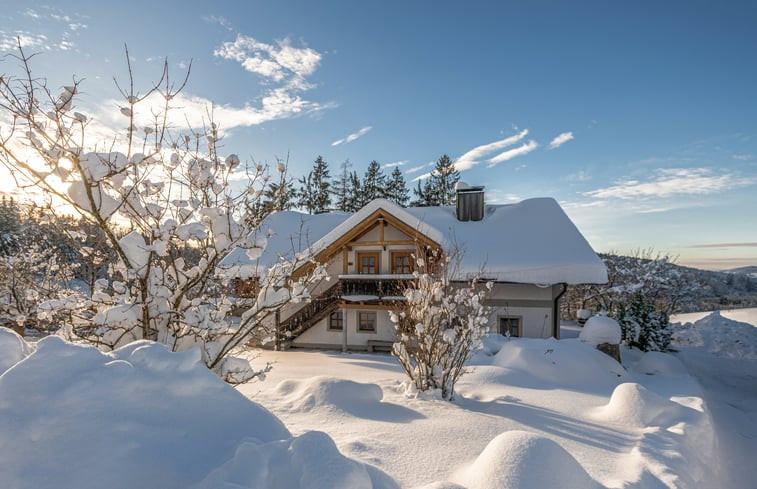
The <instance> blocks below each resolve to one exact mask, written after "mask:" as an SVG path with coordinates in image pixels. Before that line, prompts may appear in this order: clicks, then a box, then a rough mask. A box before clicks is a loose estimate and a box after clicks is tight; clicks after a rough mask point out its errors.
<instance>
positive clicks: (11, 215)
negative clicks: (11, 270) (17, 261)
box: [0, 194, 21, 255]
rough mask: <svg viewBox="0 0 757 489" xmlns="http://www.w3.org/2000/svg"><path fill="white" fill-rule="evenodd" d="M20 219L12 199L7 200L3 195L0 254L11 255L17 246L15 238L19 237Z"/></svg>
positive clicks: (0, 211) (0, 210)
mask: <svg viewBox="0 0 757 489" xmlns="http://www.w3.org/2000/svg"><path fill="white" fill-rule="evenodd" d="M20 221H21V217H20V214H19V209H18V206H17V205H16V202H15V201H14V200H13V197H11V198H10V199H8V198H7V197H6V196H5V194H3V198H2V202H0V253H2V254H3V255H8V254H10V253H13V252H14V251H15V249H16V246H17V245H18V243H17V239H16V237H17V236H18V235H19V227H20Z"/></svg>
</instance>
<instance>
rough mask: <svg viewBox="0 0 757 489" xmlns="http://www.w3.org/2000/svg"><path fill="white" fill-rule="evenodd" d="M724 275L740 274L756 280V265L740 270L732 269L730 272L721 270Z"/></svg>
mask: <svg viewBox="0 0 757 489" xmlns="http://www.w3.org/2000/svg"><path fill="white" fill-rule="evenodd" d="M723 271H724V272H726V273H737V274H738V273H740V274H743V275H749V276H750V277H752V278H757V265H752V266H749V267H741V268H732V269H730V270H723Z"/></svg>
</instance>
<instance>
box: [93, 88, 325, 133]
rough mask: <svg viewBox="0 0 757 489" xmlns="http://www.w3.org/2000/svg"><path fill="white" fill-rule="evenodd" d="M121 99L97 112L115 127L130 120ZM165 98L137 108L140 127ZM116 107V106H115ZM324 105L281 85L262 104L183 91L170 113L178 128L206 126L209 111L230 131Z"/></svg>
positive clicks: (157, 97) (152, 98) (155, 98)
mask: <svg viewBox="0 0 757 489" xmlns="http://www.w3.org/2000/svg"><path fill="white" fill-rule="evenodd" d="M120 104H121V102H119V101H118V100H106V101H105V102H104V103H103V104H102V110H98V111H95V113H94V114H93V115H95V117H96V118H97V119H98V120H99V121H100V122H101V123H103V124H105V125H106V126H107V127H109V128H111V129H118V128H121V127H125V125H126V120H125V118H124V117H123V116H122V115H121V114H120V113H119V111H118V109H117V108H118V107H119V105H120ZM161 107H162V100H161V99H160V95H158V94H154V95H151V96H150V97H149V98H148V99H146V100H145V101H143V102H141V103H140V104H139V105H138V106H137V109H136V111H135V124H136V125H137V127H142V126H150V125H152V124H151V121H153V120H154V119H153V115H152V113H153V112H154V111H155V112H156V113H158V112H160V110H161ZM114 108H115V110H114ZM322 108H324V106H322V105H319V104H316V103H314V102H309V101H307V100H303V99H302V98H300V97H295V96H293V95H292V94H291V93H290V92H289V91H288V90H286V89H284V88H278V89H274V90H271V91H269V92H268V93H267V94H266V95H265V96H264V97H263V98H262V99H261V100H260V102H259V103H258V104H256V105H253V104H246V105H244V106H241V107H238V106H233V105H229V104H214V103H213V101H212V100H210V99H207V98H205V97H201V96H197V95H191V94H188V93H185V92H182V93H180V94H178V95H176V96H175V97H174V98H173V99H171V109H172V112H170V113H169V125H170V126H171V127H173V128H177V129H189V128H194V129H198V128H202V127H204V126H207V125H208V124H209V123H210V120H209V115H208V114H209V112H210V111H212V113H213V118H214V119H215V120H217V121H220V123H221V125H220V126H219V131H220V133H221V135H226V134H228V132H229V131H230V130H233V129H235V128H238V127H248V126H256V125H259V124H263V123H265V122H269V121H273V120H281V119H288V118H292V117H296V116H299V115H303V114H307V113H311V112H314V111H318V110H321V109H322Z"/></svg>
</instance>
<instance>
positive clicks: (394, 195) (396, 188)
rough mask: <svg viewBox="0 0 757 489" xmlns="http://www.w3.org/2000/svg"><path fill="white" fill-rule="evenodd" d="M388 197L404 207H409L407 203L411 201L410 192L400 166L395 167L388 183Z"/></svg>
mask: <svg viewBox="0 0 757 489" xmlns="http://www.w3.org/2000/svg"><path fill="white" fill-rule="evenodd" d="M386 198H387V199H389V200H391V201H392V202H394V203H395V204H397V205H400V206H402V207H407V203H408V202H409V201H410V192H408V190H407V185H406V183H405V177H404V176H403V175H402V172H401V171H400V167H398V166H395V167H394V170H392V175H391V177H390V178H389V181H388V182H387V184H386Z"/></svg>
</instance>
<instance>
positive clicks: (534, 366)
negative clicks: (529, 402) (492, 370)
mask: <svg viewBox="0 0 757 489" xmlns="http://www.w3.org/2000/svg"><path fill="white" fill-rule="evenodd" d="M492 364H493V365H495V366H499V367H505V368H509V369H513V370H517V371H519V376H531V377H532V378H534V379H535V380H536V381H540V382H541V383H542V384H545V385H539V382H535V383H533V384H530V386H531V387H535V388H542V387H545V386H546V388H553V387H597V388H602V387H609V388H613V387H615V386H616V385H617V384H618V382H619V381H622V380H624V379H627V378H628V374H627V372H626V371H625V369H624V368H623V367H622V366H621V365H620V364H619V363H618V362H616V361H615V360H614V359H612V358H610V357H609V356H608V355H605V354H604V353H602V352H600V351H599V350H597V349H596V348H594V347H592V346H589V345H587V344H585V343H582V342H580V341H578V340H575V339H567V340H555V339H554V338H550V339H547V340H542V339H530V338H518V339H515V340H511V341H508V342H507V343H506V344H505V345H504V346H503V347H502V349H501V350H500V351H499V353H497V354H496V355H495V356H494V357H493V360H492Z"/></svg>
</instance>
